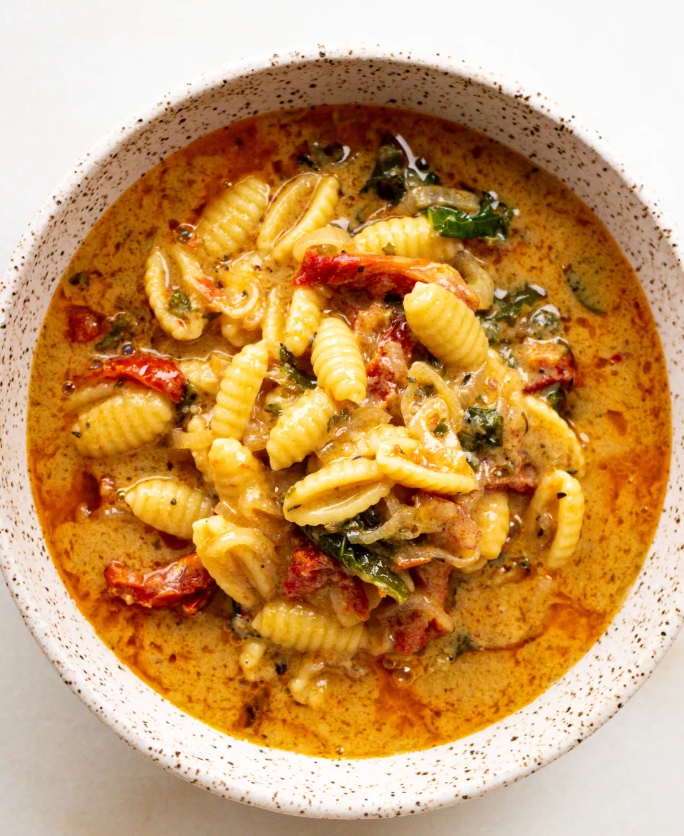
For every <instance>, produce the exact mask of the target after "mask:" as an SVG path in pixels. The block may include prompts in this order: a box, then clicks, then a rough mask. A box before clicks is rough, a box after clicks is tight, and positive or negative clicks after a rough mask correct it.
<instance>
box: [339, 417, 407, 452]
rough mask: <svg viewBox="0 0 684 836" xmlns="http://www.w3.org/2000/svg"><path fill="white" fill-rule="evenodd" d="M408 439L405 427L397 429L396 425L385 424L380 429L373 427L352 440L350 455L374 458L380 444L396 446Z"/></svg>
mask: <svg viewBox="0 0 684 836" xmlns="http://www.w3.org/2000/svg"><path fill="white" fill-rule="evenodd" d="M408 437H409V432H408V430H407V429H406V427H398V426H397V425H396V424H385V425H383V426H382V427H373V428H372V429H370V430H367V431H366V432H364V433H359V435H358V436H357V437H356V438H355V439H354V440H353V442H352V444H353V447H352V448H351V450H350V453H349V454H350V455H356V456H366V457H367V458H374V457H375V454H376V453H377V452H378V449H379V447H380V445H381V444H386V443H389V444H392V445H394V444H396V443H397V442H402V441H404V440H405V439H407V438H408Z"/></svg>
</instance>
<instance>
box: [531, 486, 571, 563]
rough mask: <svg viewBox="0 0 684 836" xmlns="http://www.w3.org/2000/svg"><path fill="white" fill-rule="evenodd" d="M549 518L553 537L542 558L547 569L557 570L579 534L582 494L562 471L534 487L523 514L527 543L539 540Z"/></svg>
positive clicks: (568, 554)
mask: <svg viewBox="0 0 684 836" xmlns="http://www.w3.org/2000/svg"><path fill="white" fill-rule="evenodd" d="M549 516H550V518H551V519H553V521H554V522H555V529H556V530H555V534H554V537H553V540H552V542H551V545H550V546H549V549H548V551H547V552H546V556H545V560H544V562H545V565H546V566H547V567H548V568H549V569H558V568H560V567H561V566H562V565H563V564H564V563H566V562H567V561H568V559H569V558H570V557H571V556H572V553H573V552H574V551H575V548H576V546H577V543H578V542H579V538H580V534H581V532H582V521H583V519H584V493H583V492H582V486H581V485H580V483H579V482H578V481H577V479H575V478H574V476H570V474H569V473H566V472H565V471H564V470H554V471H553V472H552V473H547V474H546V475H545V476H544V477H543V478H542V480H541V481H540V482H539V485H538V486H537V490H536V491H535V492H534V496H533V497H532V501H531V502H530V504H529V506H528V508H527V511H526V512H525V529H526V531H527V536H528V538H529V540H530V542H532V543H534V542H535V541H537V540H538V539H539V532H540V531H541V532H542V533H543V532H544V528H543V525H544V524H545V521H546V519H547V518H548V517H549Z"/></svg>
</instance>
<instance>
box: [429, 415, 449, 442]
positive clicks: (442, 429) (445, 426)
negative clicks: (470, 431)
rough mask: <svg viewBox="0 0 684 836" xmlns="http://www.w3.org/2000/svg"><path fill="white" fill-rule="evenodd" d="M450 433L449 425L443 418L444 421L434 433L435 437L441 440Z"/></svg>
mask: <svg viewBox="0 0 684 836" xmlns="http://www.w3.org/2000/svg"><path fill="white" fill-rule="evenodd" d="M448 432H449V425H448V424H447V422H446V421H445V420H444V419H443V418H442V420H441V421H440V422H439V424H437V426H436V427H435V428H434V430H433V431H432V434H433V435H438V436H440V438H443V437H444V436H445V435H446V434H447V433H448Z"/></svg>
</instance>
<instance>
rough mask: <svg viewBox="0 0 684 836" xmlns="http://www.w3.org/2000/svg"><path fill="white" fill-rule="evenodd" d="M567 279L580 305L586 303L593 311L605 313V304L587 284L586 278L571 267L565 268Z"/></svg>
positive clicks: (586, 306) (587, 307)
mask: <svg viewBox="0 0 684 836" xmlns="http://www.w3.org/2000/svg"><path fill="white" fill-rule="evenodd" d="M565 279H566V281H567V283H568V286H569V287H570V290H572V292H573V293H574V294H575V299H577V301H578V302H579V303H580V305H584V307H585V308H586V309H587V310H588V311H592V313H599V314H604V313H605V312H606V308H605V306H604V305H603V304H602V303H601V302H599V300H598V299H597V298H596V295H595V293H594V291H593V290H592V289H591V288H588V287H587V286H586V284H585V281H584V278H583V277H582V276H580V274H579V273H575V271H574V270H570V269H568V270H565Z"/></svg>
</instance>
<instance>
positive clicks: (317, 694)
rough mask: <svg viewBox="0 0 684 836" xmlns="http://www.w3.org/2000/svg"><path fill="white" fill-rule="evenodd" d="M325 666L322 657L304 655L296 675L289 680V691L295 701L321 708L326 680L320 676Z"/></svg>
mask: <svg viewBox="0 0 684 836" xmlns="http://www.w3.org/2000/svg"><path fill="white" fill-rule="evenodd" d="M324 667H325V662H324V661H323V660H322V659H316V657H312V656H304V657H303V658H302V661H301V664H300V665H299V667H298V668H297V675H296V676H294V677H293V678H292V679H291V680H290V693H291V694H292V696H293V697H294V699H295V700H296V702H298V703H301V704H302V705H310V706H311V708H322V706H323V702H324V701H325V694H326V691H327V690H328V681H327V679H324V678H322V677H321V676H320V673H321V671H322V670H323V668H324Z"/></svg>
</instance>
